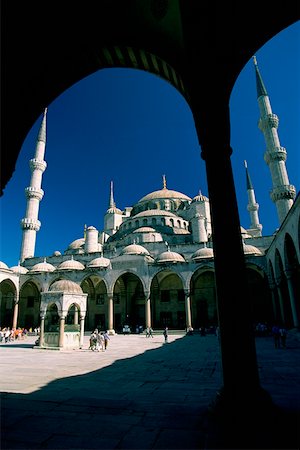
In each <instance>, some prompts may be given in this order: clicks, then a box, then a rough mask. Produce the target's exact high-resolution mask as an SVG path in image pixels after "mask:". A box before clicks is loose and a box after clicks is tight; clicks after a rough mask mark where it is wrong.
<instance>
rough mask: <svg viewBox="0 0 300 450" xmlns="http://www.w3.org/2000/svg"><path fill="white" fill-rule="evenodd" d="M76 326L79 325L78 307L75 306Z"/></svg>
mask: <svg viewBox="0 0 300 450" xmlns="http://www.w3.org/2000/svg"><path fill="white" fill-rule="evenodd" d="M74 325H78V308H77V306H75V311H74Z"/></svg>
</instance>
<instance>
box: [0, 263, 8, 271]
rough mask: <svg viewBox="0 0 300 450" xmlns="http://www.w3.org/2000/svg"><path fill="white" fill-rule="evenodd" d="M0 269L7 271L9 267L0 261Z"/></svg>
mask: <svg viewBox="0 0 300 450" xmlns="http://www.w3.org/2000/svg"><path fill="white" fill-rule="evenodd" d="M0 269H7V270H9V267H8V265H7V264H5V263H4V262H3V261H0Z"/></svg>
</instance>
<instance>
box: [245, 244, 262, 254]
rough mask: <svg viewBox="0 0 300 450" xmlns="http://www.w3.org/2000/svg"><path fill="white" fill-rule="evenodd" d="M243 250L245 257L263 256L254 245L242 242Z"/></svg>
mask: <svg viewBox="0 0 300 450" xmlns="http://www.w3.org/2000/svg"><path fill="white" fill-rule="evenodd" d="M243 249H244V254H245V255H263V253H262V251H261V250H259V248H257V247H255V246H254V245H250V244H245V243H244V242H243Z"/></svg>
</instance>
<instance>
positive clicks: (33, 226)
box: [21, 217, 41, 231]
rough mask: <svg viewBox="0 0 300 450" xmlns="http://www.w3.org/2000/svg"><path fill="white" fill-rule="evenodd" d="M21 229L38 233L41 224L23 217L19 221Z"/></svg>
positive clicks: (36, 220)
mask: <svg viewBox="0 0 300 450" xmlns="http://www.w3.org/2000/svg"><path fill="white" fill-rule="evenodd" d="M21 228H22V229H23V230H34V231H39V229H40V228H41V222H40V221H39V220H38V219H31V218H29V217H25V218H24V219H22V220H21Z"/></svg>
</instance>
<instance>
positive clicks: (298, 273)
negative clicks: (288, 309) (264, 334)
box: [284, 233, 300, 326]
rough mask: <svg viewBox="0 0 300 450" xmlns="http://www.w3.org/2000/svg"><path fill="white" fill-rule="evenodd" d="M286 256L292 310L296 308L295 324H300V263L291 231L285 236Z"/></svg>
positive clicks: (294, 313) (286, 271) (286, 272)
mask: <svg viewBox="0 0 300 450" xmlns="http://www.w3.org/2000/svg"><path fill="white" fill-rule="evenodd" d="M284 256H285V269H286V270H285V275H286V278H287V283H288V288H289V296H290V302H291V306H292V310H294V312H293V316H294V318H293V321H294V324H295V326H298V324H299V318H300V305H299V298H300V263H299V260H298V256H297V250H296V247H295V244H294V241H293V239H292V237H291V235H290V234H289V233H286V235H285V238H284ZM297 299H298V301H297Z"/></svg>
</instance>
